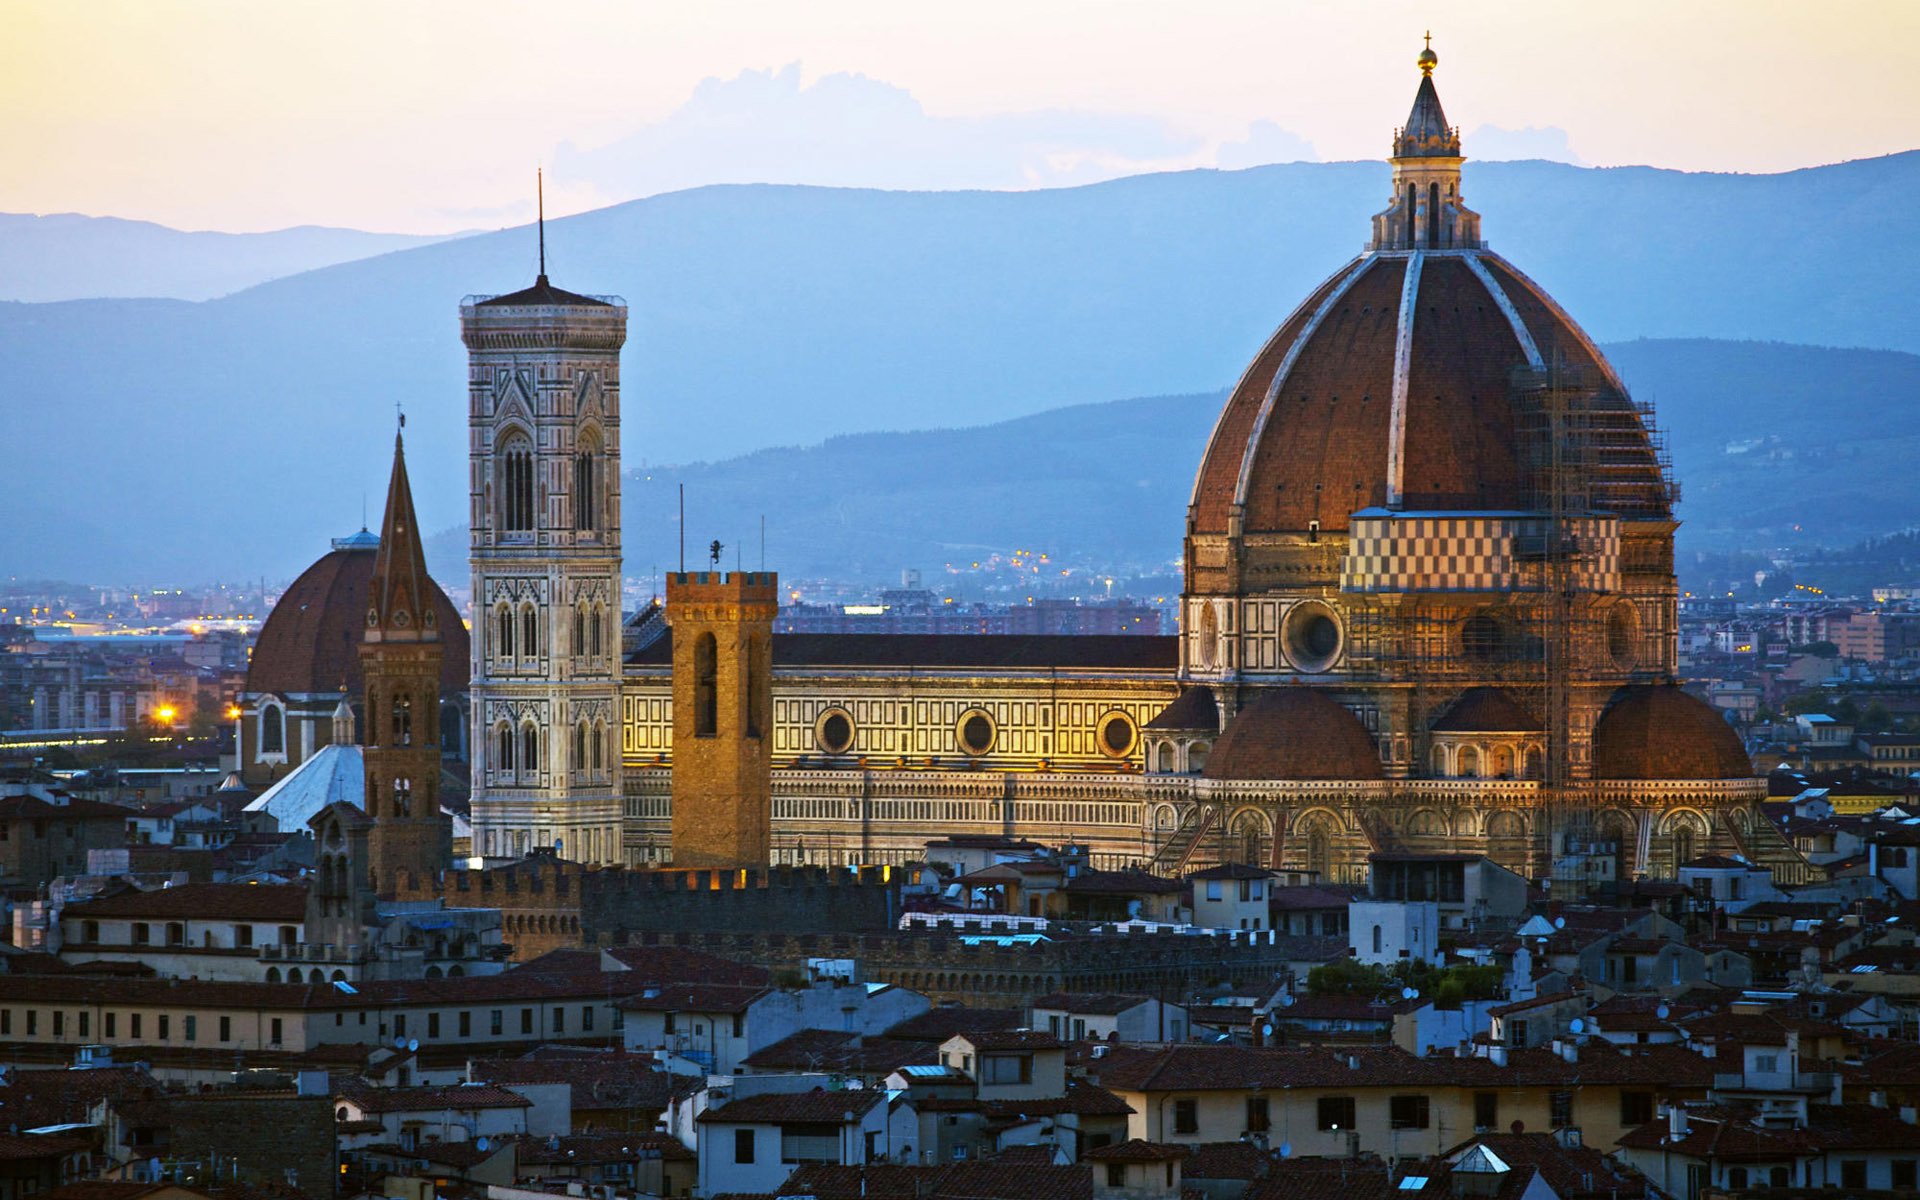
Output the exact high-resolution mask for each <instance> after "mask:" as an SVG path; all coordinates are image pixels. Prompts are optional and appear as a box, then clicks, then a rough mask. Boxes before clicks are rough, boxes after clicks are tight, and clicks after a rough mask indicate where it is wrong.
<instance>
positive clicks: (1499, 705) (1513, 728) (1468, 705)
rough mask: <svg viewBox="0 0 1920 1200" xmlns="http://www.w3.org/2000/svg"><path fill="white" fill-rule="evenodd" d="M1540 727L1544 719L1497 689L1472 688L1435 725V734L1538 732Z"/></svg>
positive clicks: (1463, 693) (1500, 689)
mask: <svg viewBox="0 0 1920 1200" xmlns="http://www.w3.org/2000/svg"><path fill="white" fill-rule="evenodd" d="M1540 728H1541V724H1540V718H1538V717H1536V716H1534V715H1533V714H1532V713H1530V712H1528V711H1527V710H1526V709H1525V708H1522V707H1521V706H1520V702H1519V701H1517V700H1515V699H1514V698H1513V697H1512V696H1511V695H1509V694H1508V693H1507V692H1506V690H1505V689H1503V688H1497V687H1473V688H1468V689H1467V690H1466V691H1464V692H1462V693H1460V698H1459V699H1458V700H1455V701H1454V702H1453V704H1452V705H1451V706H1450V707H1448V709H1447V711H1446V712H1445V713H1443V714H1442V715H1441V717H1440V719H1439V720H1438V721H1435V722H1434V723H1433V732H1435V733H1536V732H1538V731H1539V730H1540Z"/></svg>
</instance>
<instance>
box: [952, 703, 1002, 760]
mask: <svg viewBox="0 0 1920 1200" xmlns="http://www.w3.org/2000/svg"><path fill="white" fill-rule="evenodd" d="M999 732H1000V731H999V729H998V728H997V727H996V726H995V725H994V723H993V718H992V717H990V716H988V715H987V713H986V710H984V709H979V708H973V709H968V710H967V711H966V712H963V713H961V714H960V722H959V724H957V725H955V726H954V734H955V736H957V737H958V738H959V739H960V749H962V750H964V751H966V752H967V753H968V754H974V755H979V754H985V753H987V752H988V751H989V750H992V749H993V742H994V738H995V737H997V736H998V735H999Z"/></svg>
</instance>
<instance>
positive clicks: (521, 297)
mask: <svg viewBox="0 0 1920 1200" xmlns="http://www.w3.org/2000/svg"><path fill="white" fill-rule="evenodd" d="M474 307H475V308H535V307H542V308H544V307H564V308H612V307H613V306H612V305H611V304H608V303H607V302H606V301H605V300H600V299H596V298H595V297H593V296H583V295H581V294H580V293H579V292H569V291H567V290H566V289H565V288H557V287H555V286H553V284H551V283H549V282H548V281H547V277H546V276H545V275H544V274H543V275H541V276H540V277H539V278H537V279H535V280H534V281H533V286H532V287H524V288H521V289H520V290H519V291H517V292H508V293H507V294H506V295H504V296H489V297H488V298H486V299H485V300H481V301H478V302H476V303H475V305H474Z"/></svg>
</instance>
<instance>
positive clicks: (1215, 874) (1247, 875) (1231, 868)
mask: <svg viewBox="0 0 1920 1200" xmlns="http://www.w3.org/2000/svg"><path fill="white" fill-rule="evenodd" d="M1187 878H1188V879H1272V878H1273V872H1272V871H1269V870H1267V869H1266V868H1265V867H1250V866H1248V865H1247V864H1246V863H1226V864H1224V865H1222V866H1218V867H1208V868H1207V869H1206V870H1204V871H1195V872H1194V873H1193V874H1191V875H1189V876H1187Z"/></svg>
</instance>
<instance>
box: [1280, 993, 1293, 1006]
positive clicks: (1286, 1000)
mask: <svg viewBox="0 0 1920 1200" xmlns="http://www.w3.org/2000/svg"><path fill="white" fill-rule="evenodd" d="M1280 1007H1281V1008H1292V1007H1293V993H1292V992H1282V993H1280Z"/></svg>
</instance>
